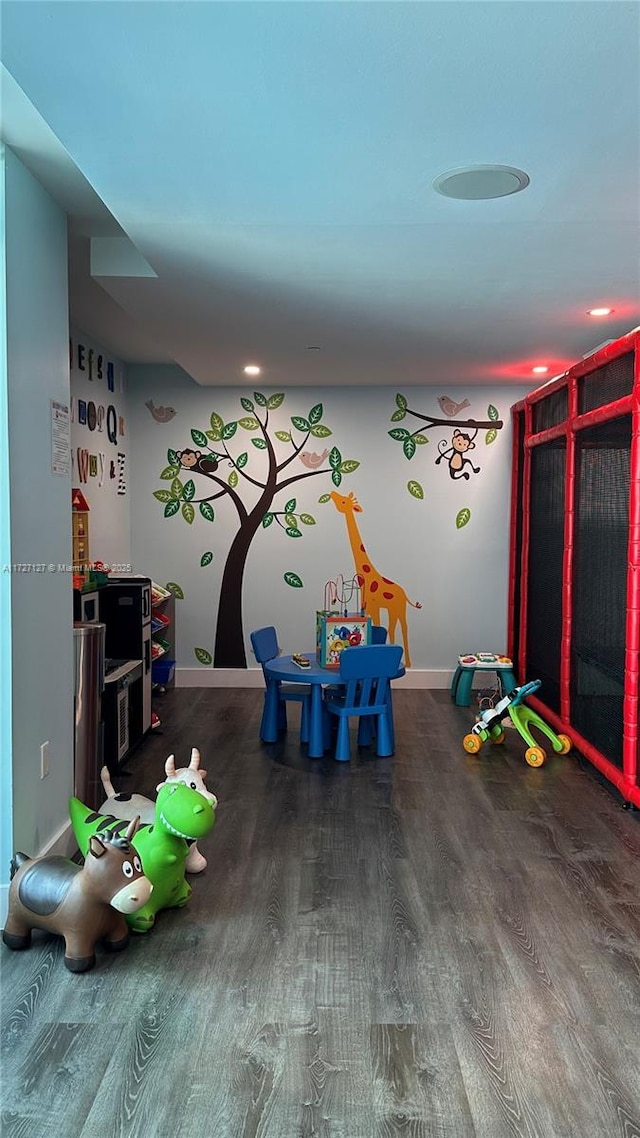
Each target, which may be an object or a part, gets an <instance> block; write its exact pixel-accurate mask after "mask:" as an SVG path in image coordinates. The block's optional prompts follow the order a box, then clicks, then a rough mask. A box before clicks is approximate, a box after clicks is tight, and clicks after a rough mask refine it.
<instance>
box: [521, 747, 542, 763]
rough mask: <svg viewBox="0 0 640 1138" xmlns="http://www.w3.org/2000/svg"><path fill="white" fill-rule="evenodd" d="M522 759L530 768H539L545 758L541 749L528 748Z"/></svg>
mask: <svg viewBox="0 0 640 1138" xmlns="http://www.w3.org/2000/svg"><path fill="white" fill-rule="evenodd" d="M524 757H525V759H526V760H527V762H528V764H529V766H530V767H541V766H542V764H543V762H544V760H545V759H546V757H547V756H546V755H545V753H544V751H543V750H542V747H528V748H527V750H526V751H525V753H524Z"/></svg>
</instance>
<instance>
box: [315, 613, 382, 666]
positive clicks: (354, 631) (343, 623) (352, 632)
mask: <svg viewBox="0 0 640 1138" xmlns="http://www.w3.org/2000/svg"><path fill="white" fill-rule="evenodd" d="M366 644H371V617H369V616H363V615H362V614H361V613H352V614H347V615H346V616H344V615H343V616H341V615H340V613H337V612H327V611H326V610H318V611H317V612H316V659H317V661H318V663H319V664H320V667H321V668H336V669H337V668H339V667H340V653H341V652H342V649H343V648H357V647H359V646H360V645H366Z"/></svg>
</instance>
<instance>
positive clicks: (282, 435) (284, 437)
mask: <svg viewBox="0 0 640 1138" xmlns="http://www.w3.org/2000/svg"><path fill="white" fill-rule="evenodd" d="M276 438H277V439H280V442H281V443H290V442H291V432H290V431H276Z"/></svg>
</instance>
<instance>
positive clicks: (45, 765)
mask: <svg viewBox="0 0 640 1138" xmlns="http://www.w3.org/2000/svg"><path fill="white" fill-rule="evenodd" d="M48 774H49V744H48V742H47V743H43V744H42V746H41V748H40V778H46V777H47V775H48Z"/></svg>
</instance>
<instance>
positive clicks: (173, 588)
mask: <svg viewBox="0 0 640 1138" xmlns="http://www.w3.org/2000/svg"><path fill="white" fill-rule="evenodd" d="M165 589H168V591H169V592H170V593H173V595H174V597H175V598H176V600H177V601H183V600H184V593H183V591H182V589H181V587H180V585H178V584H176V582H175V581H167V583H166V585H165Z"/></svg>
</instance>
